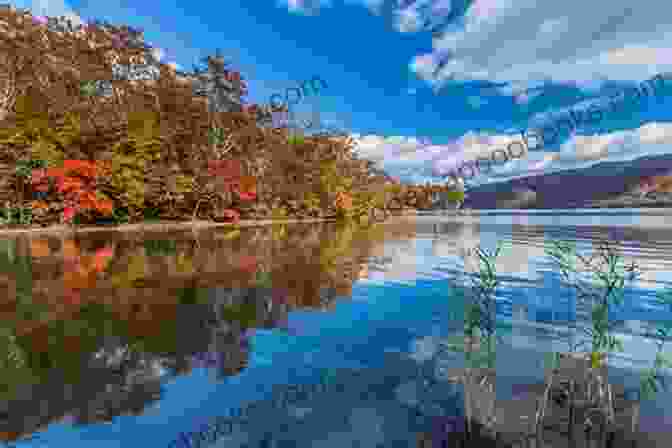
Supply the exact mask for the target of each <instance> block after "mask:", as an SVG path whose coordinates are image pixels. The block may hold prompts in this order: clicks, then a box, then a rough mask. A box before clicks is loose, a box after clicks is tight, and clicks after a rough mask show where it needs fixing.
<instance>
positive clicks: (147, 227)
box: [0, 218, 336, 237]
mask: <svg viewBox="0 0 672 448" xmlns="http://www.w3.org/2000/svg"><path fill="white" fill-rule="evenodd" d="M321 222H336V220H335V219H333V218H311V219H282V220H281V219H246V220H240V221H239V222H237V223H231V222H214V221H205V220H193V221H159V222H148V223H135V224H120V225H105V226H93V225H88V226H82V227H72V226H68V225H63V224H59V225H55V226H47V227H33V228H16V229H11V228H0V237H2V236H5V235H6V236H14V235H25V234H41V235H44V234H46V235H72V234H89V233H95V232H118V233H133V232H171V231H180V230H189V229H191V230H201V229H214V228H219V227H230V228H232V229H237V228H239V227H256V226H267V225H280V224H302V223H305V224H314V223H321Z"/></svg>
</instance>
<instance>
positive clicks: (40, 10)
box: [10, 0, 83, 25]
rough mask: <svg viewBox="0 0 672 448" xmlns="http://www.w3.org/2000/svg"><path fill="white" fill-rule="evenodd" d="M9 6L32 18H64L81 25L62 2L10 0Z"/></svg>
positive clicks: (61, 0) (58, 0)
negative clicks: (22, 10) (25, 12)
mask: <svg viewBox="0 0 672 448" xmlns="http://www.w3.org/2000/svg"><path fill="white" fill-rule="evenodd" d="M10 4H11V5H12V6H14V7H15V8H17V9H27V10H29V11H30V12H31V14H33V15H34V16H48V17H60V16H65V17H66V18H68V19H70V20H71V21H72V23H73V24H74V25H80V24H83V21H82V19H81V17H79V15H78V14H77V13H76V12H75V11H74V9H73V8H72V7H71V6H70V5H69V4H68V3H66V2H65V1H63V0H12V1H11V2H10Z"/></svg>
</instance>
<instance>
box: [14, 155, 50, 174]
mask: <svg viewBox="0 0 672 448" xmlns="http://www.w3.org/2000/svg"><path fill="white" fill-rule="evenodd" d="M46 167H47V161H46V160H40V159H29V160H18V161H17V162H16V168H15V172H16V175H17V176H19V177H23V178H30V176H31V174H32V172H33V170H35V169H40V168H46Z"/></svg>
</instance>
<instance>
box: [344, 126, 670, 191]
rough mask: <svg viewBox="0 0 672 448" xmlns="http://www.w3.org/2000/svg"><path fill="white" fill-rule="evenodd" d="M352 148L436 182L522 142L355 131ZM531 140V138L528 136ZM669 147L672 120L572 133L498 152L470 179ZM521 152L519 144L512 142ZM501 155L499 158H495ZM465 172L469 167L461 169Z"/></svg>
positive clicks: (397, 171)
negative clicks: (547, 145) (507, 153)
mask: <svg viewBox="0 0 672 448" xmlns="http://www.w3.org/2000/svg"><path fill="white" fill-rule="evenodd" d="M355 141H356V149H355V151H356V152H357V153H358V154H359V155H360V156H361V157H363V158H366V159H369V160H372V161H375V162H377V163H376V164H377V165H378V166H379V167H380V168H383V169H384V170H385V171H387V172H388V173H389V174H390V175H393V176H396V177H398V178H400V180H401V181H402V182H419V183H424V182H440V181H443V176H445V175H446V174H447V173H448V172H449V171H451V170H454V169H456V168H458V167H459V166H461V165H462V164H463V163H464V162H466V161H473V160H476V159H477V158H478V157H482V158H484V159H485V158H491V156H492V154H493V152H494V151H495V150H506V148H507V146H508V145H509V144H510V143H512V142H520V141H521V137H520V134H514V133H511V134H491V133H475V132H468V133H466V134H464V135H463V136H462V137H460V138H459V139H457V140H455V141H453V142H451V143H449V144H446V145H433V144H427V142H426V141H425V142H420V141H419V140H418V139H416V138H413V137H398V136H397V137H382V136H376V135H368V136H365V137H361V136H356V138H355ZM530 144H531V145H534V146H538V145H537V144H535V143H534V138H530ZM670 147H672V123H647V124H645V125H643V126H641V127H639V128H636V129H630V130H623V131H615V132H611V133H604V134H599V135H574V136H572V137H570V138H569V139H568V140H567V141H566V142H564V143H563V144H562V145H561V147H560V150H559V151H548V150H533V151H531V152H527V153H524V154H523V156H522V157H520V158H518V159H512V158H510V159H509V161H508V162H505V161H504V160H503V154H501V153H497V155H496V159H497V160H498V163H496V164H493V165H492V166H491V170H488V168H487V167H488V165H487V164H486V163H483V164H482V167H483V170H484V171H485V172H484V173H481V174H478V175H475V176H473V177H471V178H469V179H468V182H469V183H471V184H473V185H477V184H482V183H489V182H501V181H504V180H508V179H512V178H516V177H524V176H529V175H536V174H541V173H549V172H556V171H562V170H568V169H576V168H585V167H589V166H591V165H594V164H596V163H599V162H604V161H627V160H634V159H636V158H640V157H644V156H650V155H662V154H669V153H670V152H671V151H670V149H669V148H670ZM511 148H512V150H513V151H515V152H516V153H520V151H521V150H522V148H521V146H518V145H516V146H512V147H511ZM500 160H501V162H499V161H500ZM465 172H466V174H467V175H468V176H469V175H470V171H469V169H465Z"/></svg>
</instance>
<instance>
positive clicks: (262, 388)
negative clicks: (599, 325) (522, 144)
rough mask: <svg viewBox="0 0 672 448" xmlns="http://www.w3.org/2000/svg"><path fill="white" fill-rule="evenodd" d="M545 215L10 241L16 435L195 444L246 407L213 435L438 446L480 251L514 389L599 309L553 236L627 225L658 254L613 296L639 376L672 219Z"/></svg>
mask: <svg viewBox="0 0 672 448" xmlns="http://www.w3.org/2000/svg"><path fill="white" fill-rule="evenodd" d="M533 215H534V214H527V215H524V216H521V214H520V213H517V214H509V215H502V214H498V215H497V216H480V217H475V219H472V218H473V217H472V218H469V217H462V218H456V217H451V216H421V217H417V218H414V219H407V220H401V221H397V222H390V223H386V224H383V225H380V226H377V227H376V228H374V229H369V230H365V229H364V230H362V229H352V228H349V227H338V226H336V225H333V224H325V225H314V224H311V225H293V226H275V227H264V228H248V229H241V230H240V232H239V233H238V232H231V231H227V230H216V231H200V232H198V233H192V232H183V233H175V234H170V235H167V234H156V235H152V234H145V235H121V236H120V235H118V234H112V233H111V234H109V235H103V234H92V235H90V236H88V237H78V238H75V239H72V238H51V237H50V238H47V237H36V238H33V239H26V238H23V237H21V238H16V239H5V240H0V298H1V299H0V300H1V302H0V313H1V314H2V321H1V322H2V324H1V328H0V330H1V332H2V334H1V335H0V336H1V337H2V339H3V341H2V345H1V347H0V348H1V350H2V353H0V356H2V359H1V360H0V361H1V363H2V365H1V366H0V369H2V371H1V372H0V388H1V389H0V435H2V438H3V440H5V441H7V442H8V443H9V446H19V447H23V446H26V447H28V446H35V447H60V446H68V447H72V448H77V447H85V446H86V447H88V446H96V447H135V446H138V447H140V446H141V447H160V448H164V447H169V446H171V447H186V446H189V445H187V444H185V443H184V442H182V441H179V440H180V438H181V436H180V433H183V434H184V435H188V434H189V433H190V432H198V431H201V430H204V429H207V428H212V427H214V426H213V422H217V421H219V422H224V421H227V422H228V423H226V424H222V425H220V427H219V430H220V434H218V436H221V437H219V438H218V439H217V440H216V441H215V442H213V443H212V444H209V442H202V443H201V444H200V446H213V447H244V446H247V447H255V448H256V447H262V446H268V447H276V446H277V447H284V446H286V447H290V446H292V447H293V446H297V447H332V446H333V447H339V448H340V447H351V446H353V447H354V446H361V447H377V448H378V447H388V446H389V447H396V446H398V447H416V446H423V445H422V443H423V442H422V440H429V439H434V440H437V439H436V437H437V433H438V431H437V429H436V428H437V425H438V423H439V422H441V421H444V422H445V421H447V420H450V418H451V416H460V415H463V414H464V400H463V393H464V391H463V390H462V389H460V387H458V386H457V385H455V384H452V383H450V382H449V381H447V378H446V373H445V372H446V371H447V370H446V369H447V368H450V367H459V366H462V365H464V361H463V355H461V356H458V355H459V354H446V353H445V352H441V353H439V350H438V347H439V342H441V341H445V340H447V338H448V337H450V336H451V335H455V334H457V332H458V331H459V330H460V328H461V326H462V323H461V321H460V319H461V318H462V316H463V314H461V312H462V308H461V306H462V302H463V301H462V299H460V296H459V295H458V294H456V289H455V288H456V287H457V286H456V285H459V284H460V281H461V280H460V279H462V278H463V277H464V273H465V272H471V271H473V270H474V265H473V264H471V263H470V262H469V259H468V257H467V258H466V262H465V259H464V258H462V257H463V256H464V255H465V254H466V251H467V249H469V248H473V247H474V246H476V245H481V246H482V247H484V248H488V249H490V248H493V247H494V246H495V244H496V243H498V242H501V243H504V248H503V249H502V253H501V255H500V257H499V258H498V261H497V270H498V274H499V275H498V276H499V279H500V281H501V285H500V288H499V289H498V293H497V317H498V322H499V326H500V330H499V331H500V332H501V334H502V335H503V338H504V344H501V345H499V346H498V347H497V357H496V372H497V383H496V400H497V402H498V403H506V402H508V401H511V400H514V399H517V398H518V397H519V396H520V395H521V394H524V393H525V391H526V390H527V389H529V385H532V384H536V383H539V382H540V381H543V378H544V365H545V364H544V359H545V354H546V353H548V352H552V351H565V350H567V349H568V346H569V345H568V344H569V342H571V338H572V336H571V334H570V333H569V332H568V328H569V327H571V325H572V324H573V323H575V322H577V321H579V322H581V321H585V319H586V318H587V317H586V316H585V313H582V312H581V310H580V309H577V307H576V304H575V301H574V299H573V296H572V294H570V292H569V290H568V289H567V288H566V287H563V286H562V285H561V283H560V277H559V274H558V272H557V270H556V269H555V268H554V267H553V265H552V264H551V263H550V260H549V258H548V257H547V256H546V255H545V254H544V247H546V246H547V244H548V241H549V240H551V239H553V240H557V239H562V240H568V241H573V242H575V243H576V244H577V247H578V250H579V252H584V253H586V252H587V253H590V252H591V250H592V249H593V247H594V245H595V244H596V242H597V241H598V240H601V239H608V240H609V241H610V242H611V243H612V245H613V246H614V247H618V248H620V250H621V251H622V253H623V255H624V259H625V261H627V262H630V261H636V262H637V263H638V265H639V266H640V267H641V270H642V276H641V277H640V279H639V280H637V281H635V282H633V283H631V284H629V285H628V289H627V290H626V294H625V300H624V304H623V306H622V307H620V308H618V309H615V310H614V311H613V313H612V318H615V319H616V320H618V321H620V322H621V325H620V327H619V330H618V333H619V335H620V337H621V338H622V340H623V345H624V349H625V350H624V352H623V353H618V354H616V355H614V356H613V359H612V360H611V361H610V363H611V364H610V365H611V367H610V381H612V382H617V383H621V384H623V385H624V386H625V388H626V390H634V389H636V388H637V386H638V382H639V379H638V378H639V375H640V374H641V371H642V369H644V368H646V367H647V366H648V365H650V364H651V362H652V360H653V359H654V358H655V351H656V347H655V345H654V343H653V342H652V341H650V340H648V339H647V338H646V337H645V336H644V333H646V330H647V329H649V328H651V327H652V325H654V324H656V323H657V322H661V321H663V320H666V319H672V315H670V314H669V313H666V312H664V311H663V310H661V309H660V307H658V306H657V305H655V303H654V301H653V299H654V295H655V292H656V291H658V290H661V289H662V288H663V287H665V286H667V285H669V283H670V272H672V266H670V263H671V262H672V246H671V245H672V238H671V237H672V232H671V231H670V230H668V229H667V228H666V226H665V225H664V222H665V221H667V222H670V221H669V218H668V217H666V216H664V215H662V214H659V215H651V216H646V217H645V216H639V217H632V216H631V215H630V216H629V217H624V215H620V216H608V215H606V214H604V215H600V216H597V215H593V216H590V217H586V216H579V215H577V216H567V214H563V215H562V216H561V215H560V214H559V215H556V216H554V215H552V214H548V213H546V214H544V216H543V217H540V216H533ZM540 219H541V220H542V222H537V221H538V220H540ZM628 223H630V224H629V225H628ZM251 403H254V405H253V406H251V407H250V406H249V405H250V404H251ZM670 403H672V394H670V393H667V392H662V393H659V395H658V396H657V397H656V398H655V399H653V400H648V401H644V402H642V405H641V417H640V429H641V431H642V432H643V433H646V434H647V435H648V436H649V437H648V438H649V439H650V440H651V441H653V442H652V443H654V445H651V446H658V445H656V444H655V443H656V442H655V441H656V440H660V439H662V438H663V437H664V436H666V435H667V436H669V434H668V433H670V432H672V430H671V429H670V428H672V404H670ZM226 417H233V422H234V423H231V421H232V420H230V419H229V420H226ZM217 418H220V420H217ZM222 418H224V419H223V420H222ZM442 419H443V420H442ZM446 419H447V420H446ZM222 434H223V435H222ZM192 438H193V436H192ZM213 438H215V437H213ZM264 440H265V441H264ZM663 440H664V439H663ZM668 440H669V439H668ZM194 443H195V442H194ZM191 446H199V445H198V444H193V445H191ZM427 446H429V445H427ZM435 446H437V445H435ZM660 446H666V445H665V444H662V445H660Z"/></svg>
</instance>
